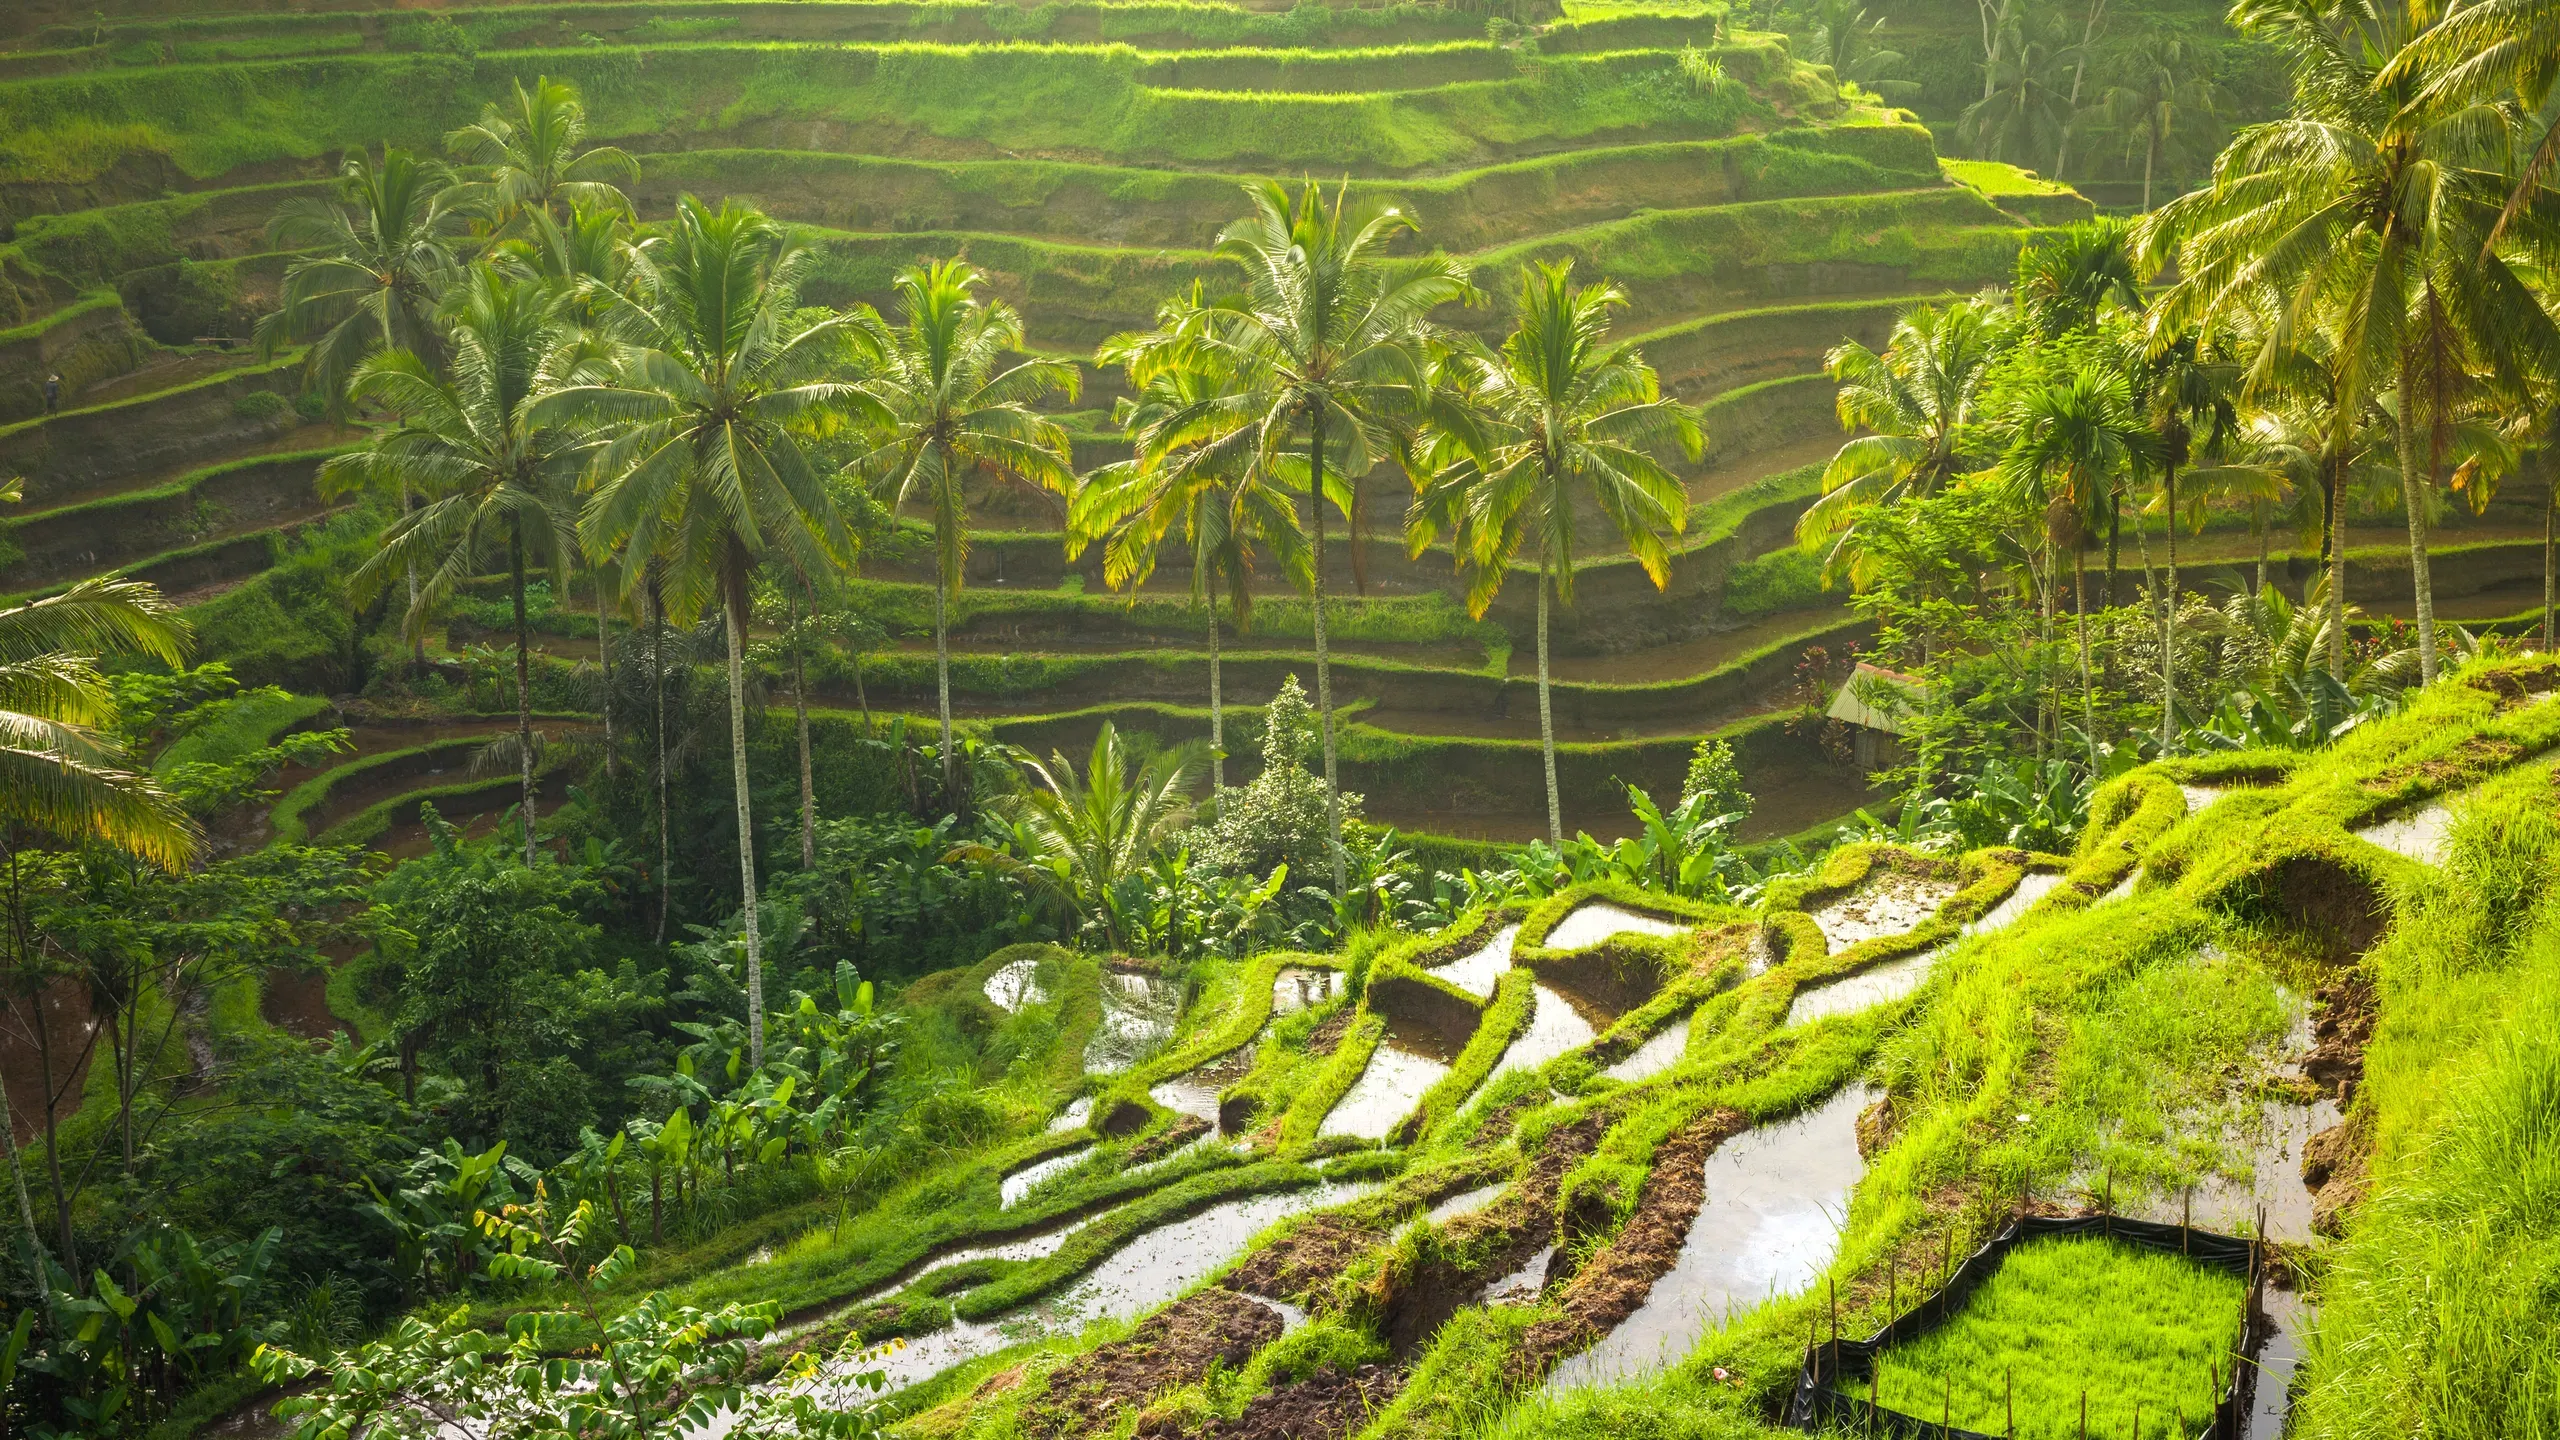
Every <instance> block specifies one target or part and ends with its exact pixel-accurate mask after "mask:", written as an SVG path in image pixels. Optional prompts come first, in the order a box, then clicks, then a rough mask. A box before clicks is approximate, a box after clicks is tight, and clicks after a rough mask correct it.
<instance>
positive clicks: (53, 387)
mask: <svg viewBox="0 0 2560 1440" xmlns="http://www.w3.org/2000/svg"><path fill="white" fill-rule="evenodd" d="M61 408H62V377H61V376H60V375H47V376H46V377H44V413H46V414H47V415H50V414H52V413H53V412H54V411H56V410H59V409H61Z"/></svg>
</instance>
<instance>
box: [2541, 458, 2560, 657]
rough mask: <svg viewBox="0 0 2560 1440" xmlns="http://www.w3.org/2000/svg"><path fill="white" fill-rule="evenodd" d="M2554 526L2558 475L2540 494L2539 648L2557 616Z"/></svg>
mask: <svg viewBox="0 0 2560 1440" xmlns="http://www.w3.org/2000/svg"><path fill="white" fill-rule="evenodd" d="M2555 527H2560V475H2554V476H2552V477H2551V482H2550V484H2549V485H2548V486H2546V487H2545V489H2544V490H2543V495H2542V648H2543V649H2544V650H2546V651H2548V650H2549V649H2551V647H2552V625H2553V623H2554V620H2555V617H2560V569H2555V568H2554V567H2553V565H2552V560H2553V558H2554V557H2553V551H2554V549H2555V548H2560V530H2555Z"/></svg>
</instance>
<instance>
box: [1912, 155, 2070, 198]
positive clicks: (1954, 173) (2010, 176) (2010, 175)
mask: <svg viewBox="0 0 2560 1440" xmlns="http://www.w3.org/2000/svg"><path fill="white" fill-rule="evenodd" d="M1938 169H1939V170H1940V171H1942V172H1943V173H1944V174H1945V175H1946V177H1947V178H1948V179H1950V180H1953V181H1954V182H1956V183H1957V184H1959V185H1962V186H1964V187H1966V188H1967V189H1971V190H1978V191H1981V192H1982V193H1983V194H1985V195H2068V194H2070V193H2072V191H2071V187H2070V186H2068V185H2065V184H2063V183H2062V182H2061V181H2059V180H2047V179H2045V178H2044V177H2043V176H2041V175H2038V174H2036V173H2035V172H2034V171H2032V170H2021V169H2019V168H2018V167H2017V166H2015V165H2009V164H2004V163H2003V162H2001V161H1998V160H1948V159H1944V158H1941V159H1940V160H1939V161H1938Z"/></svg>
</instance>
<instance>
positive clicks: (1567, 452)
mask: <svg viewBox="0 0 2560 1440" xmlns="http://www.w3.org/2000/svg"><path fill="white" fill-rule="evenodd" d="M1626 303H1627V297H1626V293H1625V292H1624V291H1622V290H1620V289H1619V288H1618V287H1617V286H1615V285H1612V284H1610V283H1608V282H1607V281H1602V282H1600V283H1599V284H1596V285H1581V286H1577V285H1575V284H1574V283H1573V262H1571V261H1570V260H1568V261H1564V262H1561V263H1559V264H1554V265H1533V266H1530V267H1529V268H1528V269H1527V270H1525V271H1523V272H1522V274H1521V276H1520V293H1519V300H1518V306H1519V310H1518V314H1519V320H1518V323H1517V327H1516V328H1515V329H1514V330H1513V331H1512V332H1511V334H1510V336H1509V338H1507V339H1505V340H1504V341H1503V342H1502V348H1501V349H1500V350H1499V351H1490V350H1485V349H1483V348H1482V347H1472V348H1469V349H1467V350H1464V351H1462V352H1461V353H1459V354H1458V355H1456V356H1454V357H1452V360H1451V362H1450V366H1451V369H1452V370H1453V371H1454V372H1455V379H1456V389H1457V391H1458V403H1457V404H1456V405H1454V406H1448V407H1439V414H1440V416H1441V423H1442V425H1443V426H1444V427H1445V428H1446V433H1447V437H1448V439H1449V441H1450V442H1452V443H1451V444H1450V445H1449V446H1447V447H1445V448H1446V449H1448V450H1449V451H1451V452H1453V453H1451V454H1450V459H1451V460H1452V462H1453V463H1451V464H1450V465H1449V466H1448V468H1447V470H1446V471H1445V472H1444V473H1443V475H1442V476H1440V477H1438V478H1435V479H1434V480H1433V481H1432V482H1431V483H1430V485H1429V486H1427V487H1426V489H1425V493H1424V496H1423V499H1422V500H1421V502H1420V503H1418V504H1417V505H1416V506H1415V509H1414V524H1413V527H1412V531H1411V534H1410V536H1409V539H1408V545H1409V547H1410V548H1411V549H1412V551H1413V552H1414V553H1415V554H1416V555H1417V556H1418V555H1420V553H1421V552H1422V550H1423V548H1424V547H1425V546H1427V545H1429V544H1430V543H1431V542H1432V541H1433V540H1435V539H1438V538H1439V537H1440V535H1442V534H1444V533H1446V534H1449V535H1450V536H1451V537H1452V539H1453V542H1454V543H1453V546H1452V548H1453V549H1454V550H1455V551H1456V553H1457V557H1458V562H1459V564H1460V566H1461V568H1462V569H1464V570H1465V571H1466V572H1467V574H1468V576H1469V584H1468V586H1467V609H1468V612H1469V613H1470V614H1472V615H1475V616H1478V617H1481V616H1482V615H1483V614H1484V612H1485V609H1486V608H1487V607H1488V606H1490V605H1491V604H1492V603H1493V598H1494V595H1495V594H1496V592H1498V591H1499V590H1500V589H1501V588H1502V582H1503V580H1504V579H1505V578H1506V577H1508V576H1509V574H1510V573H1511V567H1512V565H1513V563H1514V562H1515V561H1517V560H1520V559H1523V558H1526V559H1528V560H1529V561H1530V563H1531V564H1532V565H1533V566H1534V572H1535V575H1536V577H1537V586H1538V748H1539V753H1540V756H1541V758H1542V759H1543V760H1544V762H1545V765H1546V778H1547V840H1548V843H1550V844H1553V845H1557V846H1562V845H1563V844H1564V809H1563V800H1562V797H1561V795H1560V794H1559V793H1558V791H1557V788H1556V730H1555V711H1554V707H1553V705H1552V703H1551V700H1550V698H1549V688H1548V678H1547V599H1548V595H1549V593H1550V591H1551V590H1552V592H1553V594H1554V596H1555V598H1556V599H1557V600H1558V601H1560V602H1561V603H1563V604H1565V605H1568V606H1570V605H1571V604H1573V572H1574V558H1575V557H1574V550H1575V520H1576V516H1575V514H1574V506H1575V503H1576V502H1577V501H1580V500H1585V499H1588V500H1589V501H1591V502H1592V503H1593V504H1594V505H1595V506H1596V507H1597V508H1598V510H1599V512H1600V514H1601V516H1602V518H1603V519H1605V520H1606V521H1607V522H1608V524H1609V527H1610V529H1612V530H1614V531H1615V532H1617V543H1618V544H1620V545H1621V546H1623V547H1625V549H1626V551H1627V553H1628V554H1630V555H1632V556H1634V557H1635V561H1636V563H1637V564H1638V565H1640V566H1642V567H1643V568H1644V572H1645V574H1646V576H1647V577H1648V578H1650V579H1651V580H1652V581H1653V583H1654V587H1655V588H1656V589H1660V588H1661V587H1662V586H1663V584H1664V582H1665V581H1666V580H1668V578H1669V576H1670V562H1671V556H1670V551H1669V549H1668V547H1666V546H1665V545H1664V543H1663V539H1664V537H1665V536H1668V535H1676V534H1678V533H1679V532H1680V531H1681V530H1683V529H1685V528H1686V527H1687V525H1688V519H1689V516H1688V494H1687V492H1686V490H1684V489H1683V488H1682V486H1681V484H1680V477H1678V476H1677V475H1674V474H1672V473H1671V472H1670V471H1669V470H1667V469H1665V468H1664V467H1663V466H1662V464H1661V462H1659V461H1658V460H1656V459H1655V458H1654V452H1656V451H1659V450H1661V449H1663V448H1666V447H1676V448H1678V449H1679V450H1680V452H1681V453H1682V454H1684V455H1686V456H1687V457H1688V459H1689V461H1690V463H1692V464H1695V463H1696V462H1697V460H1698V458H1699V455H1700V453H1701V451H1702V449H1703V447H1704V444H1705V435H1704V432H1703V431H1701V430H1700V428H1699V425H1698V412H1697V411H1695V410H1693V409H1691V408H1690V407H1688V406H1686V405H1683V404H1681V403H1680V402H1679V401H1677V400H1668V399H1665V398H1663V395H1662V387H1661V384H1660V382H1659V381H1658V380H1657V379H1656V378H1655V376H1654V373H1653V367H1652V366H1650V365H1647V364H1646V363H1645V362H1644V357H1643V356H1642V355H1641V354H1639V353H1638V352H1636V351H1634V350H1632V349H1629V348H1626V347H1624V346H1616V345H1611V344H1609V343H1608V333H1609V312H1610V310H1612V309H1614V308H1616V307H1618V306H1621V305H1624V304H1626ZM1434 492H1437V493H1434Z"/></svg>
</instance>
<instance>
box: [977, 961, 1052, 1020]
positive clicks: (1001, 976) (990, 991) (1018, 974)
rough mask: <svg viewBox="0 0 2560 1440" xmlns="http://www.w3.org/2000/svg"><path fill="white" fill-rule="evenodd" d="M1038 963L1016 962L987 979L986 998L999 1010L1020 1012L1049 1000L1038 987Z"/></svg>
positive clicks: (1046, 992) (1045, 993)
mask: <svg viewBox="0 0 2560 1440" xmlns="http://www.w3.org/2000/svg"><path fill="white" fill-rule="evenodd" d="M1039 972H1040V962H1039V961H1037V960H1016V961H1014V962H1013V963H1012V964H1010V965H1007V966H1006V967H1004V968H1003V969H1001V970H998V971H997V972H996V973H994V974H993V975H990V976H988V977H987V987H986V988H987V998H988V999H989V1000H992V1001H994V1002H995V1004H996V1008H998V1009H1000V1010H1008V1011H1011V1010H1020V1009H1021V1008H1022V1007H1023V1006H1025V1005H1037V1004H1039V1003H1040V1002H1042V1001H1043V1000H1046V999H1048V998H1049V992H1048V991H1047V990H1045V989H1042V988H1041V985H1040V973H1039Z"/></svg>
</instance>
